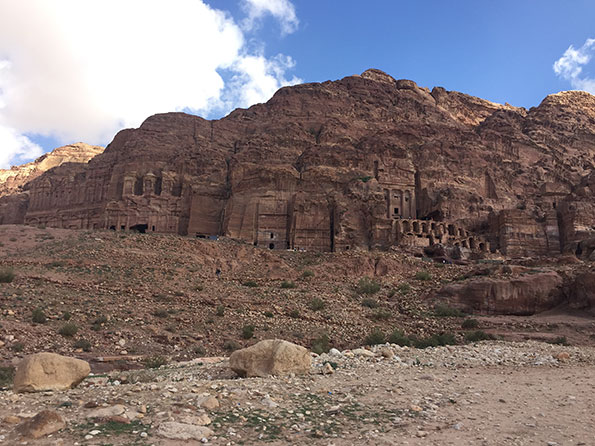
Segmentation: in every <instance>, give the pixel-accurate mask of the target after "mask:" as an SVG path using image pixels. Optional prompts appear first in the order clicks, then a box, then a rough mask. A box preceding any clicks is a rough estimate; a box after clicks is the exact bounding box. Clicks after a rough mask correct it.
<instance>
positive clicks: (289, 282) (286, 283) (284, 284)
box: [281, 280, 297, 288]
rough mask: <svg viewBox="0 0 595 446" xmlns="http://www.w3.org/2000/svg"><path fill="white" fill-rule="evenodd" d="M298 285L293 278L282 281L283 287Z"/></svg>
mask: <svg viewBox="0 0 595 446" xmlns="http://www.w3.org/2000/svg"><path fill="white" fill-rule="evenodd" d="M296 286H297V285H296V284H295V282H292V281H291V280H284V281H283V282H281V288H295V287H296Z"/></svg>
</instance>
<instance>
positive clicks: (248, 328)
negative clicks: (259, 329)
mask: <svg viewBox="0 0 595 446" xmlns="http://www.w3.org/2000/svg"><path fill="white" fill-rule="evenodd" d="M253 336H254V325H244V327H243V328H242V337H243V338H244V339H250V338H252V337H253Z"/></svg>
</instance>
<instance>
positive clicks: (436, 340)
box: [413, 333, 457, 348]
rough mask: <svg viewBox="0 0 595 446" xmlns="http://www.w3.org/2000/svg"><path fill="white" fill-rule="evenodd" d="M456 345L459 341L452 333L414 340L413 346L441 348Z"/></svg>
mask: <svg viewBox="0 0 595 446" xmlns="http://www.w3.org/2000/svg"><path fill="white" fill-rule="evenodd" d="M456 343H457V340H456V338H455V335H454V334H452V333H439V334H434V335H432V336H429V337H427V338H421V339H413V346H414V347H416V348H428V347H441V346H444V345H454V344H456Z"/></svg>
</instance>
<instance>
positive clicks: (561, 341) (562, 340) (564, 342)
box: [548, 336, 569, 345]
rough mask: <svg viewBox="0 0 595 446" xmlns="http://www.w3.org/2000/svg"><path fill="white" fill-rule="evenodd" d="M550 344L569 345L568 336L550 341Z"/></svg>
mask: <svg viewBox="0 0 595 446" xmlns="http://www.w3.org/2000/svg"><path fill="white" fill-rule="evenodd" d="M548 342H549V343H550V344H556V345H569V344H568V339H566V336H559V337H557V338H555V339H552V340H551V341H548Z"/></svg>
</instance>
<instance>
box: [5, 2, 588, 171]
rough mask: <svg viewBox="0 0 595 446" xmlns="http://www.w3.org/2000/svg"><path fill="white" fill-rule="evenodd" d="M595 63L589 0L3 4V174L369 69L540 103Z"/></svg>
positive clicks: (575, 82) (582, 86) (579, 81)
mask: <svg viewBox="0 0 595 446" xmlns="http://www.w3.org/2000/svg"><path fill="white" fill-rule="evenodd" d="M594 56H595V1H593V0H567V1H564V2H562V1H559V0H514V1H511V0H499V1H497V2H496V1H477V0H453V1H448V2H446V1H444V0H374V1H367V2H364V1H362V0H324V1H314V0H168V1H167V2H165V1H163V0H52V1H49V0H27V1H15V0H0V168H8V167H10V166H11V165H16V164H21V163H24V162H28V161H31V160H33V159H35V158H36V157H38V156H40V155H41V154H43V153H45V152H48V151H51V150H52V149H54V148H55V147H59V146H61V145H64V144H69V143H73V142H78V141H83V142H87V143H89V144H97V145H106V144H108V143H109V142H110V141H111V140H112V138H113V136H114V135H115V133H116V132H117V131H119V130H121V129H122V128H128V127H138V126H139V125H140V124H141V123H142V122H143V121H144V119H146V118H147V117H148V116H150V115H153V114H155V113H163V112H169V111H185V112H188V113H193V114H196V115H199V116H202V117H205V118H207V119H218V118H221V117H223V116H225V115H226V114H227V113H229V112H230V111H231V110H233V109H234V108H237V107H248V106H250V105H252V104H255V103H259V102H265V101H267V100H268V99H269V98H270V97H271V96H272V95H273V94H274V92H275V91H276V90H278V89H279V88H280V87H282V86H286V85H293V84H296V83H301V82H323V81H326V80H336V79H340V78H343V77H345V76H350V75H353V74H360V73H362V72H363V71H365V70H366V69H368V68H378V69H381V70H383V71H385V72H387V73H388V74H390V75H392V76H393V77H394V78H396V79H412V80H414V81H415V82H417V84H418V85H420V86H424V87H429V88H433V87H434V86H442V87H444V88H446V89H447V90H457V91H461V92H464V93H468V94H471V95H474V96H479V97H482V98H484V99H488V100H491V101H495V102H500V103H504V102H508V103H510V104H512V105H516V106H523V107H526V108H530V107H533V106H537V105H539V103H540V102H541V100H542V99H543V98H544V97H545V96H547V95H548V94H551V93H556V92H558V91H562V90H570V89H579V90H586V91H589V92H590V93H592V94H595V57H594Z"/></svg>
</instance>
